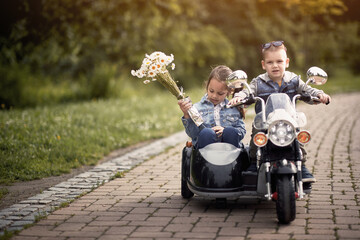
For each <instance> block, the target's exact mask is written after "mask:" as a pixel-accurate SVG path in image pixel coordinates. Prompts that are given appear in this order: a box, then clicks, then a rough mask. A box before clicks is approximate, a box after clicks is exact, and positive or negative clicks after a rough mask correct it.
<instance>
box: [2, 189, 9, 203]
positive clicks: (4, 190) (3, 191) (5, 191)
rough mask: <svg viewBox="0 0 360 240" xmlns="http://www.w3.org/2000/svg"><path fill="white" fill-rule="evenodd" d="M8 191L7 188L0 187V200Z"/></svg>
mask: <svg viewBox="0 0 360 240" xmlns="http://www.w3.org/2000/svg"><path fill="white" fill-rule="evenodd" d="M8 193H9V190H8V189H7V188H0V200H1V199H2V198H3V197H5V195H6V194H8Z"/></svg>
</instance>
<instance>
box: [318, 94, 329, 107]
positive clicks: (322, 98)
mask: <svg viewBox="0 0 360 240" xmlns="http://www.w3.org/2000/svg"><path fill="white" fill-rule="evenodd" d="M318 98H319V99H320V102H321V103H324V104H329V103H330V102H331V97H330V96H329V95H327V94H326V93H322V94H319V95H318Z"/></svg>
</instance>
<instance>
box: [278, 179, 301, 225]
mask: <svg viewBox="0 0 360 240" xmlns="http://www.w3.org/2000/svg"><path fill="white" fill-rule="evenodd" d="M276 190H277V195H278V196H277V201H276V213H277V217H278V219H279V222H280V223H284V224H287V223H289V222H291V221H293V220H294V219H295V217H296V203H295V201H296V199H295V188H294V181H293V178H292V175H279V176H278V178H277V182H276Z"/></svg>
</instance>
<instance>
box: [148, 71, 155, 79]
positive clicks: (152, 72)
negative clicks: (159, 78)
mask: <svg viewBox="0 0 360 240" xmlns="http://www.w3.org/2000/svg"><path fill="white" fill-rule="evenodd" d="M155 76H156V73H155V71H151V70H150V71H149V72H148V77H151V78H154V77H155Z"/></svg>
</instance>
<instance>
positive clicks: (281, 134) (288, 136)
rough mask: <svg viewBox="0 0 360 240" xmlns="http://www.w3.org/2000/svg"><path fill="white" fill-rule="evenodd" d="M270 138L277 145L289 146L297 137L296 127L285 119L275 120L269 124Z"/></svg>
mask: <svg viewBox="0 0 360 240" xmlns="http://www.w3.org/2000/svg"><path fill="white" fill-rule="evenodd" d="M269 139H270V141H271V142H272V143H273V144H275V145H276V146H279V147H284V146H287V145H289V144H290V143H292V141H294V139H295V129H294V127H293V125H292V124H291V123H289V122H287V121H284V120H281V121H276V122H273V123H272V124H271V125H270V126H269Z"/></svg>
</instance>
